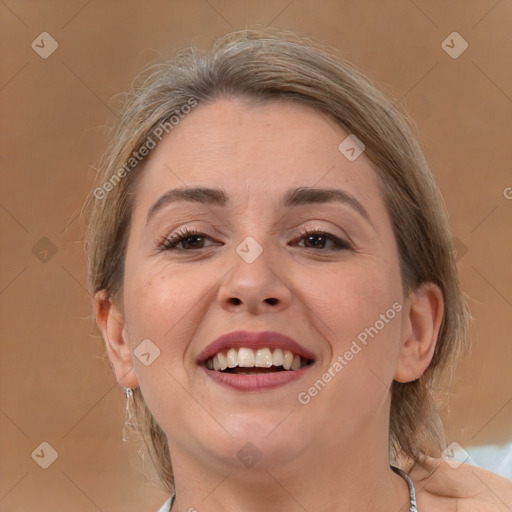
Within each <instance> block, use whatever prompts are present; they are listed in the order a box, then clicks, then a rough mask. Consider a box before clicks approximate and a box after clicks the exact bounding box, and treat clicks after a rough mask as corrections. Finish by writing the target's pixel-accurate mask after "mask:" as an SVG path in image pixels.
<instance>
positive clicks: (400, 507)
mask: <svg viewBox="0 0 512 512" xmlns="http://www.w3.org/2000/svg"><path fill="white" fill-rule="evenodd" d="M358 439H359V441H358V440H355V441H354V440H353V442H351V443H343V444H341V443H335V442H334V443H333V442H325V443H323V444H320V445H317V446H315V447H312V448H311V449H308V450H307V451H304V452H303V453H301V454H299V455H297V457H294V458H293V460H292V461H290V462H288V463H284V464H278V463H277V462H276V461H267V462H266V463H265V461H264V458H262V459H261V460H260V461H259V462H258V463H257V464H256V465H255V466H254V467H252V468H243V469H240V465H237V466H235V465H227V464H218V463H217V464H208V463H205V461H204V460H194V459H190V458H188V457H186V456H184V454H180V455H182V456H179V455H178V454H177V453H176V452H175V451H174V450H173V451H172V453H173V466H174V473H175V484H176V500H175V505H174V506H173V510H180V511H191V512H192V511H194V510H196V511H199V512H221V511H222V512H231V511H233V512H234V511H239V510H244V512H267V511H269V510H290V511H297V512H300V511H305V510H307V511H308V512H320V511H321V512H340V511H350V512H369V511H371V512H408V510H409V491H408V487H407V483H406V482H405V481H404V480H403V478H402V477H401V476H399V475H397V474H396V473H395V472H393V471H392V470H391V469H390V466H389V461H388V446H387V437H386V438H385V439H383V440H384V441H385V442H384V443H383V442H381V441H382V440H381V439H379V440H378V441H379V442H370V441H369V440H368V437H366V436H364V435H360V436H358ZM374 439H375V438H374ZM176 455H178V456H176Z"/></svg>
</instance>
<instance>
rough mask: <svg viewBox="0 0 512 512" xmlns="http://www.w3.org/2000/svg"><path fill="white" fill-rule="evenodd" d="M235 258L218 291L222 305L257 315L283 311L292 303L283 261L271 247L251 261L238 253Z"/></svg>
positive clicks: (232, 309) (229, 308)
mask: <svg viewBox="0 0 512 512" xmlns="http://www.w3.org/2000/svg"><path fill="white" fill-rule="evenodd" d="M233 261H234V266H233V268H232V269H231V271H229V272H228V273H227V274H226V275H225V276H224V278H223V281H222V283H221V285H220V288H219V291H218V301H219V303H220V305H221V307H222V308H224V309H225V310H227V311H230V312H239V311H246V312H247V313H251V314H255V315H257V314H262V313H274V312H279V311H282V310H284V309H286V308H287V307H288V306H289V305H290V302H291V297H292V292H291V290H290V288H289V286H288V285H287V283H286V282H285V277H284V276H283V275H282V274H283V272H282V271H283V269H282V264H281V262H280V261H279V260H278V258H277V257H276V255H272V254H271V251H270V250H267V249H265V250H263V251H262V252H261V254H260V255H259V256H258V257H257V258H256V259H255V260H254V261H252V262H250V263H249V262H248V261H246V260H244V259H243V258H242V257H241V256H239V254H237V253H236V254H235V255H234V258H233Z"/></svg>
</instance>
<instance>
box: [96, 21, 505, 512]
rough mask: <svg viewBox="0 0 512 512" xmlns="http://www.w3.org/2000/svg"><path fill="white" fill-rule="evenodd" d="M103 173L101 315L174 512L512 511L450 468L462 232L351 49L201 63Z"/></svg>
mask: <svg viewBox="0 0 512 512" xmlns="http://www.w3.org/2000/svg"><path fill="white" fill-rule="evenodd" d="M102 167H103V171H102V173H101V176H100V177H99V178H98V180H99V181H98V186H97V188H96V189H95V190H94V197H95V199H94V205H93V212H92V217H91V224H90V229H89V232H88V239H87V248H88V252H89V262H90V263H89V276H90V286H91V290H92V291H93V293H94V295H95V315H96V320H97V323H98V325H99V327H100V329H101V331H102V334H103V336H104V338H105V342H106V347H107V351H108V354H109V357H110V359H111V362H112V365H113V367H114V370H115V373H116V377H117V380H118V382H119V383H120V385H121V386H123V387H124V388H125V390H126V393H127V400H128V407H129V412H130V415H129V416H130V417H129V421H130V423H131V424H132V426H133V427H134V428H136V429H137V430H138V431H139V432H140V433H141V434H142V436H143V438H144V439H145V441H146V443H147V446H148V449H149V452H150V454H151V456H152V458H153V460H154V461H155V465H156V468H157V470H158V472H159V475H160V477H161V480H162V483H163V484H164V485H165V486H166V488H167V489H168V490H169V492H170V494H172V498H171V499H170V500H169V502H168V503H167V504H166V505H165V506H164V508H162V510H169V509H172V510H173V511H174V510H198V511H212V512H213V511H218V510H219V511H220V510H222V511H230V510H244V511H248V512H252V511H269V510H276V511H277V510H287V511H288V510H289V511H294V510H297V511H298V510H308V511H311V512H313V511H320V510H321V511H335V510H336V511H339V510H350V511H370V510H371V511H375V512H381V511H382V512H384V511H386V512H389V511H397V512H398V511H405V510H411V511H413V510H419V511H420V512H430V511H436V512H439V511H445V510H446V511H448V510H459V511H464V510H479V511H480V510H481V511H485V510H489V511H491V510H492V511H498V510H503V511H505V510H509V509H510V507H512V497H511V495H512V493H511V487H512V486H511V484H510V482H509V481H508V480H506V479H504V478H501V477H498V476H496V475H493V474H492V473H489V472H487V471H485V470H481V469H476V468H474V467H470V466H467V465H464V464H463V465H460V466H458V465H457V464H455V463H454V462H453V461H451V463H450V464H449V463H447V462H446V461H445V460H444V459H442V458H441V453H442V452H443V450H444V449H445V448H446V446H447V443H446V440H445V439H444V436H443V430H442V426H441V424H440V420H439V416H438V413H437V410H436V405H435V403H434V398H435V396H434V395H433V393H434V391H435V388H436V385H439V383H440V381H441V379H442V378H443V377H445V375H446V373H449V372H450V371H451V369H452V368H453V365H454V362H455V360H456V359H457V358H458V356H459V355H460V353H461V352H462V350H463V348H464V340H465V332H466V319H467V316H468V314H467V312H466V307H465V304H464V301H463V298H462V294H461V291H460V288H459V282H458V278H457V271H456V266H455V259H454V256H453V252H452V248H451V242H450V240H451V235H450V230H449V226H448V221H447V219H446V216H445V211H444V206H443V202H442V199H441V196H440V194H439V192H438V190H437V188H436V186H435V184H434V181H433V178H432V175H431V173H430V171H429V169H428V166H427V164H426V162H425V160H424V157H423V154H422V152H421V149H420V147H419V145H418V143H417V142H416V140H415V139H414V137H413V135H412V133H411V129H410V126H409V123H408V120H407V118H406V116H405V115H404V114H401V113H400V112H399V111H398V110H397V109H396V108H395V107H394V106H393V104H392V103H391V102H390V100H388V99H387V98H386V97H385V96H384V95H383V94H382V93H381V92H380V91H379V90H378V89H377V88H376V87H375V86H374V85H372V84H370V83H369V81H368V80H367V79H365V78H364V77H363V76H362V75H361V74H360V73H359V72H358V71H356V70H355V69H354V68H353V67H351V66H350V65H349V64H348V63H347V62H345V61H343V60H342V59H340V58H339V57H338V56H337V55H336V54H335V52H334V51H331V50H326V49H325V48H323V47H321V46H319V45H316V44H314V43H311V42H310V41H304V40H301V39H299V38H297V37H294V36H293V35H291V34H280V33H273V32H272V33H270V32H269V31H266V32H254V31H244V32H240V33H234V34H230V35H229V36H227V37H225V38H223V39H222V40H221V41H219V42H218V43H217V44H216V45H215V46H214V48H213V49H212V50H211V51H210V52H209V53H208V54H205V55H199V54H197V53H196V52H195V51H189V50H188V51H184V52H181V53H180V54H179V55H178V56H177V58H176V60H175V62H173V63H171V64H164V65H161V66H158V67H156V69H153V70H151V74H150V76H149V77H148V78H147V79H146V80H145V81H144V82H143V83H142V85H141V86H140V87H139V88H137V89H134V91H133V92H132V94H131V96H130V98H129V101H128V102H127V105H126V107H125V110H124V114H123V117H122V119H121V121H120V123H119V127H118V131H117V134H116V135H115V137H114V139H113V142H112V144H111V147H110V149H109V151H108V153H107V155H106V157H105V160H104V162H103V166H102ZM449 462H450V461H449ZM455 466H457V468H456V469H455ZM171 505H172V508H170V507H171Z"/></svg>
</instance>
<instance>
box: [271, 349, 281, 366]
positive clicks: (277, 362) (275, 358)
mask: <svg viewBox="0 0 512 512" xmlns="http://www.w3.org/2000/svg"><path fill="white" fill-rule="evenodd" d="M272 363H273V365H274V366H283V351H282V350H281V349H280V348H276V349H274V353H273V354H272Z"/></svg>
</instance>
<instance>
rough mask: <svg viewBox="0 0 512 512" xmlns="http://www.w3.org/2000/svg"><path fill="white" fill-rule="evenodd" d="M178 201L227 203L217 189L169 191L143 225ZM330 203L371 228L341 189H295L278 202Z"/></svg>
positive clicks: (289, 204) (362, 210) (363, 212)
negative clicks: (339, 205) (352, 213)
mask: <svg viewBox="0 0 512 512" xmlns="http://www.w3.org/2000/svg"><path fill="white" fill-rule="evenodd" d="M180 201H188V202H194V203H202V204H209V205H214V206H226V205H227V204H228V203H229V196H228V195H227V194H226V193H225V192H224V190H222V189H220V188H207V187H188V188H175V189H172V190H169V191H167V192H165V194H163V195H162V196H160V197H159V198H158V199H157V201H156V202H155V203H154V204H153V205H152V206H151V207H150V208H149V210H148V213H147V216H146V224H147V223H148V222H149V221H150V220H151V218H152V217H153V216H154V215H155V214H156V213H157V212H158V211H159V210H161V209H163V208H164V207H165V206H167V205H169V204H171V203H175V202H180ZM330 202H339V203H343V204H346V205H348V206H350V207H352V209H353V210H355V211H356V212H357V213H359V215H361V216H362V217H363V218H364V219H365V220H366V221H367V222H368V223H369V224H370V225H371V226H372V227H373V223H372V221H371V218H370V215H369V214H368V211H367V210H366V208H365V207H364V206H363V205H362V204H361V202H360V201H358V200H357V199H356V198H355V197H354V196H352V195H351V194H349V193H348V192H345V191H344V190H341V189H332V188H312V187H298V188H294V189H291V190H288V191H287V192H286V193H285V194H284V195H283V197H282V200H281V204H282V205H283V206H284V207H288V208H292V207H297V206H303V205H309V204H319V203H330Z"/></svg>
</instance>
